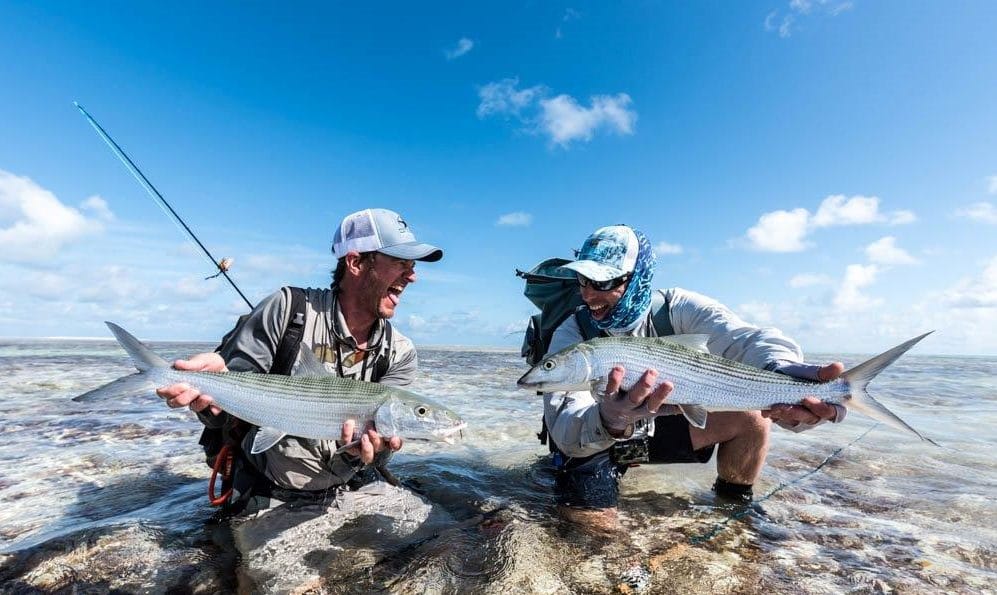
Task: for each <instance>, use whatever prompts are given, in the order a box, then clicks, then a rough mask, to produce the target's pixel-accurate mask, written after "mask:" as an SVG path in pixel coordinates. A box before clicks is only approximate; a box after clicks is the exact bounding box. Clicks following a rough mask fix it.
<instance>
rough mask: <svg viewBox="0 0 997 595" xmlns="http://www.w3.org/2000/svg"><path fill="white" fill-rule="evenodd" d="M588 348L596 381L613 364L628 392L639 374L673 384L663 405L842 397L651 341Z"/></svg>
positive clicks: (834, 385) (606, 342) (747, 405)
mask: <svg viewBox="0 0 997 595" xmlns="http://www.w3.org/2000/svg"><path fill="white" fill-rule="evenodd" d="M591 343H592V346H593V350H592V359H591V361H592V362H593V363H594V364H595V366H596V369H595V370H593V372H594V374H595V375H596V376H599V377H603V378H604V377H606V376H608V375H609V371H610V370H611V369H612V368H613V367H614V366H616V365H617V364H619V365H622V366H623V367H624V368H625V369H626V375H625V377H624V382H623V385H624V386H625V387H631V386H633V385H634V384H636V382H637V381H638V380H639V379H640V377H641V375H642V374H643V373H644V370H648V369H655V370H658V371H659V376H658V382H657V384H658V385H660V384H661V383H662V382H664V381H666V380H668V381H671V382H672V384H673V385H674V389H673V391H672V393H671V394H670V395H669V396H668V402H669V403H671V404H675V405H679V404H692V405H702V406H704V407H706V408H707V409H711V408H713V407H716V408H719V409H723V410H745V411H748V410H756V409H762V408H768V407H770V406H772V405H774V404H777V403H792V402H797V401H799V400H800V399H802V398H803V397H804V396H807V395H815V396H817V397H818V398H821V399H822V400H824V401H827V402H832V403H837V404H840V403H842V402H843V401H844V400H845V398H846V396H847V394H848V390H847V387H845V386H844V385H843V383H841V382H831V383H824V384H819V383H815V382H809V381H806V380H800V379H797V378H793V377H791V376H786V375H785V374H779V373H777V372H770V371H768V370H762V369H760V368H755V367H753V366H748V365H746V364H742V363H740V362H736V361H734V360H729V359H726V358H722V357H719V356H715V355H712V354H709V353H702V352H699V351H695V350H693V349H689V348H687V347H684V346H683V345H679V344H677V343H668V342H662V341H659V340H657V339H656V338H644V337H605V338H600V339H593V340H592V341H591Z"/></svg>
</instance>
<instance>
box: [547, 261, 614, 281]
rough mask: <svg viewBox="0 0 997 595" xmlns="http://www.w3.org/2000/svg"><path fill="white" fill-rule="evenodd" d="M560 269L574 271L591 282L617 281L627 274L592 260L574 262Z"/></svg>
mask: <svg viewBox="0 0 997 595" xmlns="http://www.w3.org/2000/svg"><path fill="white" fill-rule="evenodd" d="M561 268H563V269H569V270H572V271H575V272H576V273H578V274H579V275H582V276H583V277H586V278H588V279H591V280H593V281H609V280H610V279H619V278H620V277H622V276H623V275H626V274H627V271H624V270H621V269H618V268H616V267H611V266H608V265H605V264H602V263H601V262H596V261H594V260H576V261H574V262H569V263H568V264H565V265H561Z"/></svg>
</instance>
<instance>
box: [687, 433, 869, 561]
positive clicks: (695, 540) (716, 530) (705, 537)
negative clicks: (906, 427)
mask: <svg viewBox="0 0 997 595" xmlns="http://www.w3.org/2000/svg"><path fill="white" fill-rule="evenodd" d="M878 426H879V422H876V423H875V424H873V425H871V426H869V428H868V429H866V431H864V432H862V433H861V434H859V435H858V436H857V437H856V438H855V439H854V440H852V441H851V442H849V443H848V444H846V445H844V446H842V447H840V448H838V450H836V451H834V452H832V453H831V454H829V455H827V456H826V457H824V460H823V461H821V462H820V463H818V464H817V466H816V467H814V468H813V469H811V470H810V471H807V472H806V473H804V474H803V475H800V476H799V477H797V478H795V479H792V480H790V481H785V482H783V483H780V484H779V485H778V486H776V487H775V488H773V489H772V491H770V492H769V493H767V494H765V495H764V496H762V497H761V498H759V499H758V500H755V501H754V502H753V504H761V503H762V502H764V501H766V500H768V499H769V498H771V497H772V496H775V495H776V494H777V493H779V492H781V491H782V490H784V489H786V488H788V487H789V486H791V485H794V484H797V483H799V482H801V481H803V480H804V479H806V478H808V477H810V476H811V475H813V474H814V473H817V472H818V471H820V470H821V468H823V467H824V465H827V464H828V463H830V462H831V460H832V459H834V458H835V457H836V456H838V455H839V454H841V451H843V450H845V449H846V448H848V447H849V446H852V445H853V444H855V443H856V442H858V441H859V440H861V439H863V438H865V437H866V435H867V434H868V433H869V432H871V431H873V430H875V429H876V428H877V427H878ZM751 512H752V507H751V506H745V507H743V508H742V509H741V510H738V511H737V512H735V513H734V514H731V515H730V516H728V517H727V518H726V519H724V520H722V521H720V522H719V523H717V524H716V526H714V527H713V529H712V530H710V531H708V532H706V533H703V534H701V535H699V536H697V537H690V538H689V543H691V544H692V545H699V544H701V543H705V542H707V541H709V540H711V539H713V538H714V537H716V536H717V535H719V534H720V533H721V532H722V531H723V530H724V529H725V528H727V525H729V524H730V523H731V521H736V520H738V519H740V518H743V517H744V516H747V515H748V514H750V513H751Z"/></svg>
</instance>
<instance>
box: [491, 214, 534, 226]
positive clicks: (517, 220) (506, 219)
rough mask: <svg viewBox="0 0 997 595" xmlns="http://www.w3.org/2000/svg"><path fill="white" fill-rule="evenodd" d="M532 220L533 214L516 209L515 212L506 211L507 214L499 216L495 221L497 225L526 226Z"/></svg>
mask: <svg viewBox="0 0 997 595" xmlns="http://www.w3.org/2000/svg"><path fill="white" fill-rule="evenodd" d="M532 222H533V215H531V214H529V213H524V212H522V211H516V212H515V213H506V214H505V215H502V216H501V217H499V218H498V221H496V222H495V225H506V226H510V227H513V226H518V227H525V226H527V225H529V224H530V223H532Z"/></svg>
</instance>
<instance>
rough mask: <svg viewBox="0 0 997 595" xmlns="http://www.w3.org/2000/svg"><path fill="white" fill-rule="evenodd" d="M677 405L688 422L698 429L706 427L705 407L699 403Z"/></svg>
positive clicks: (706, 412) (706, 413)
mask: <svg viewBox="0 0 997 595" xmlns="http://www.w3.org/2000/svg"><path fill="white" fill-rule="evenodd" d="M677 407H678V408H679V410H680V411H681V412H682V415H684V416H685V418H686V419H687V420H689V423H691V424H692V425H694V426H696V427H697V428H699V429H700V430H702V429H703V428H705V427H706V416H707V415H708V413H709V412H708V411H706V407H703V406H701V405H678V406H677Z"/></svg>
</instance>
